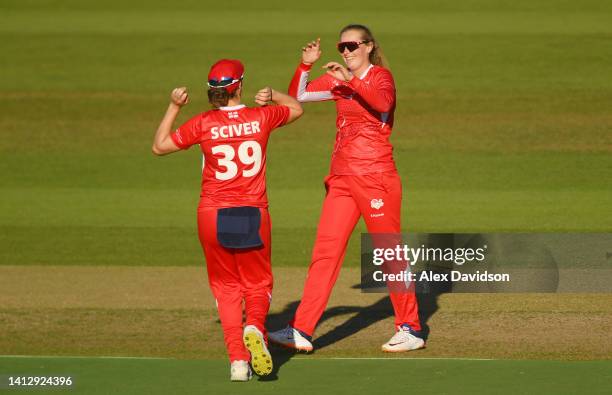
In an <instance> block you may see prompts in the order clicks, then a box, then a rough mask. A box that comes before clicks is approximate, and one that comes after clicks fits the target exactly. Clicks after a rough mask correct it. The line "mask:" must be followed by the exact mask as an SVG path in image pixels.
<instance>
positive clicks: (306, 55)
mask: <svg viewBox="0 0 612 395" xmlns="http://www.w3.org/2000/svg"><path fill="white" fill-rule="evenodd" d="M320 57H321V39H320V38H317V39H316V41H311V42H309V43H308V44H306V45H305V46H304V47H302V63H304V64H314V63H316V61H317V60H319V58H320Z"/></svg>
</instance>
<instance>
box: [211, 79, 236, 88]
mask: <svg viewBox="0 0 612 395" xmlns="http://www.w3.org/2000/svg"><path fill="white" fill-rule="evenodd" d="M232 81H233V79H232V78H231V77H227V78H225V77H224V78H222V79H220V80H208V84H209V85H210V86H214V87H220V86H227V85H229V84H231V83H232Z"/></svg>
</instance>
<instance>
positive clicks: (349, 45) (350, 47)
mask: <svg viewBox="0 0 612 395" xmlns="http://www.w3.org/2000/svg"><path fill="white" fill-rule="evenodd" d="M357 48H359V44H357V43H356V42H352V41H351V42H345V43H339V44H338V51H339V52H340V53H342V52H344V50H345V49H348V50H349V52H353V51H354V50H356V49H357Z"/></svg>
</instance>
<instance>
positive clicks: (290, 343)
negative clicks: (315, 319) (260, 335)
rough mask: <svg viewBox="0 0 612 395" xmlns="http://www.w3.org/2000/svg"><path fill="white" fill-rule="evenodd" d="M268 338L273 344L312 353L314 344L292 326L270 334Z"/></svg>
mask: <svg viewBox="0 0 612 395" xmlns="http://www.w3.org/2000/svg"><path fill="white" fill-rule="evenodd" d="M268 338H269V339H270V341H272V342H273V343H276V344H280V345H281V346H285V347H289V348H293V349H295V350H298V351H306V352H310V351H312V343H311V342H310V340H308V339H306V338H305V337H304V336H303V335H302V334H301V333H300V331H298V330H297V329H295V328H294V327H292V326H291V325H287V327H286V328H284V329H280V330H278V331H276V332H270V333H268Z"/></svg>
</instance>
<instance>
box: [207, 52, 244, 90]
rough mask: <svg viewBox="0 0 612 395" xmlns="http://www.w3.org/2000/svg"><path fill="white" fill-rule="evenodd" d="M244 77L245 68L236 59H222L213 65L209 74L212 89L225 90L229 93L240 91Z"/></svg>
mask: <svg viewBox="0 0 612 395" xmlns="http://www.w3.org/2000/svg"><path fill="white" fill-rule="evenodd" d="M243 76H244V66H243V65H242V63H241V62H240V61H239V60H236V59H221V60H220V61H218V62H217V63H215V64H213V65H212V67H211V68H210V72H209V73H208V86H209V87H210V88H225V89H227V91H228V92H229V93H232V92H234V91H235V90H236V89H238V85H240V84H239V82H240V81H242V77H243Z"/></svg>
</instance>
